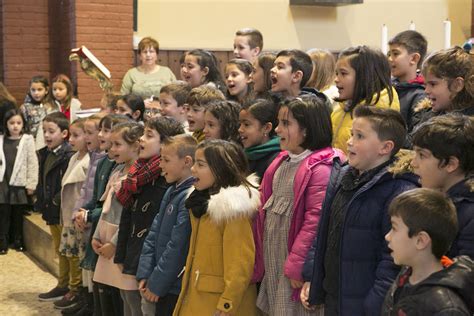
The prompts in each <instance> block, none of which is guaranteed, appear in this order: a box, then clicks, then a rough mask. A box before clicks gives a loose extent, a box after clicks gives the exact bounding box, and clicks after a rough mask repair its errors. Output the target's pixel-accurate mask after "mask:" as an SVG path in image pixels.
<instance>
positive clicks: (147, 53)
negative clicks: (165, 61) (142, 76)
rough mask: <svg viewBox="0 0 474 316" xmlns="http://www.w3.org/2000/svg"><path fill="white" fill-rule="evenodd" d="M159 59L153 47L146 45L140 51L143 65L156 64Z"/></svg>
mask: <svg viewBox="0 0 474 316" xmlns="http://www.w3.org/2000/svg"><path fill="white" fill-rule="evenodd" d="M157 60H158V54H157V52H156V50H155V48H153V47H146V48H145V49H144V50H142V51H141V52H140V61H141V63H142V65H147V66H154V65H156V61H157Z"/></svg>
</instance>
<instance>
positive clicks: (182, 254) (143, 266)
mask: <svg viewBox="0 0 474 316" xmlns="http://www.w3.org/2000/svg"><path fill="white" fill-rule="evenodd" d="M196 147H197V142H196V140H195V139H194V138H193V137H192V136H190V135H185V134H183V135H176V136H174V137H170V138H169V139H166V140H164V141H163V143H162V149H161V162H160V166H161V168H162V170H163V174H164V176H165V178H166V181H167V182H168V183H173V185H172V186H171V187H170V188H169V189H168V190H167V191H166V193H165V196H164V197H163V200H162V202H161V206H160V210H159V212H158V214H157V215H156V217H155V219H154V221H153V224H152V226H151V228H150V232H149V233H148V236H147V237H146V239H145V243H144V245H143V248H142V253H141V256H140V262H139V265H138V271H137V280H138V282H139V286H138V288H139V290H140V292H141V294H142V297H143V299H142V312H143V315H170V316H171V315H172V314H173V310H174V307H175V305H176V302H177V300H178V296H179V292H180V290H181V276H182V275H183V272H184V265H185V263H186V257H187V255H188V250H189V238H190V235H191V223H190V220H189V211H188V210H187V209H186V207H185V206H184V202H185V200H186V198H187V197H188V195H189V192H190V190H191V187H192V184H193V182H194V178H193V177H192V176H191V167H192V166H193V161H194V153H195V151H196Z"/></svg>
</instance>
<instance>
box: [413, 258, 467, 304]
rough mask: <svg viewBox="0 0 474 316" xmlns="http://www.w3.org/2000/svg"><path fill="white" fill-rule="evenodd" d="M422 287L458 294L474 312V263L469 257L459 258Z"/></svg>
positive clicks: (426, 281)
mask: <svg viewBox="0 0 474 316" xmlns="http://www.w3.org/2000/svg"><path fill="white" fill-rule="evenodd" d="M420 286H443V287H447V288H449V289H451V290H453V291H454V292H456V293H457V294H458V295H459V296H460V297H461V298H462V299H463V301H464V302H465V303H466V305H467V307H468V308H469V310H471V311H473V310H474V291H473V289H474V261H472V259H470V258H469V257H468V256H459V257H457V258H455V259H454V262H453V264H451V265H450V266H449V267H447V268H445V269H443V270H441V271H439V272H437V273H434V274H432V275H431V276H430V277H428V278H427V279H426V280H424V281H423V282H422V283H420Z"/></svg>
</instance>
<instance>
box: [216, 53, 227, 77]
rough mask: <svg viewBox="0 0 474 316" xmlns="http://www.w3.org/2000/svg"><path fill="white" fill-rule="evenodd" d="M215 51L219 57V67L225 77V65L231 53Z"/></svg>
mask: <svg viewBox="0 0 474 316" xmlns="http://www.w3.org/2000/svg"><path fill="white" fill-rule="evenodd" d="M213 53H214V54H215V55H216V57H217V61H218V62H219V69H220V71H221V74H222V77H224V72H225V65H226V64H227V62H228V61H229V55H228V53H227V51H224V52H222V51H221V52H213Z"/></svg>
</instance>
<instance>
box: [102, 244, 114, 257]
mask: <svg viewBox="0 0 474 316" xmlns="http://www.w3.org/2000/svg"><path fill="white" fill-rule="evenodd" d="M99 253H100V255H101V256H104V257H105V258H106V259H111V258H112V257H113V256H114V255H115V246H114V245H112V244H111V243H109V242H108V243H106V244H105V245H103V246H102V247H100V248H99Z"/></svg>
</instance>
